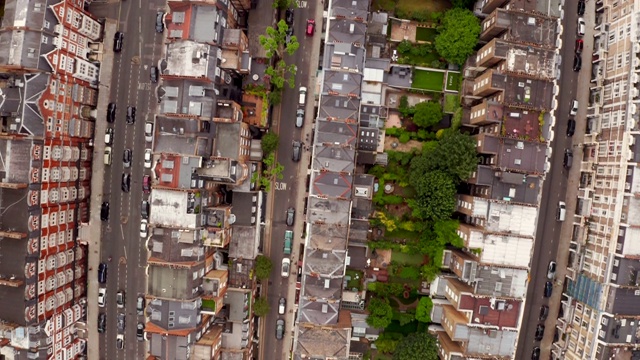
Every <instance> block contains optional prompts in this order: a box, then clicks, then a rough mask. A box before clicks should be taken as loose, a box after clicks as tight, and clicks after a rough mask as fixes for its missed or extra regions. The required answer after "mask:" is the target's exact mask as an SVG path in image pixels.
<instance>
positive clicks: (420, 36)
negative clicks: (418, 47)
mask: <svg viewBox="0 0 640 360" xmlns="http://www.w3.org/2000/svg"><path fill="white" fill-rule="evenodd" d="M436 36H438V30H436V29H434V28H428V27H422V26H418V27H417V28H416V40H418V41H428V42H434V41H436Z"/></svg>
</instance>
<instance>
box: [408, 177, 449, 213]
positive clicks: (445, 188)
mask: <svg viewBox="0 0 640 360" xmlns="http://www.w3.org/2000/svg"><path fill="white" fill-rule="evenodd" d="M412 185H413V187H414V188H415V190H416V197H415V199H411V200H408V201H407V203H408V204H409V207H411V210H412V214H413V216H415V217H417V218H418V219H422V220H427V221H438V220H441V219H447V218H449V217H450V216H451V214H452V213H453V211H454V210H455V209H456V186H455V184H454V183H453V181H452V180H451V177H450V176H449V175H447V174H446V173H444V172H442V171H437V170H436V171H430V172H427V173H423V174H422V176H415V174H414V176H413V181H412Z"/></svg>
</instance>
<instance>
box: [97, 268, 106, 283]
mask: <svg viewBox="0 0 640 360" xmlns="http://www.w3.org/2000/svg"><path fill="white" fill-rule="evenodd" d="M98 282H99V283H100V284H106V283H107V264H105V263H100V265H98Z"/></svg>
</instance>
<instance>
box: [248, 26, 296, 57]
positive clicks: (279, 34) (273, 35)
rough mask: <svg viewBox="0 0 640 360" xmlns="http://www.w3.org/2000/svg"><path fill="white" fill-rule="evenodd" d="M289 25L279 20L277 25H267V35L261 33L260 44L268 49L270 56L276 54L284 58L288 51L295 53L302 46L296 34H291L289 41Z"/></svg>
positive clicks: (267, 53) (268, 55) (290, 53)
mask: <svg viewBox="0 0 640 360" xmlns="http://www.w3.org/2000/svg"><path fill="white" fill-rule="evenodd" d="M288 30H289V25H287V23H286V22H285V21H284V20H280V21H278V23H277V24H276V27H275V28H274V27H272V26H267V30H266V32H267V33H266V35H260V37H259V38H258V41H259V42H260V45H262V47H263V48H264V50H265V51H266V55H267V57H268V58H271V57H273V56H276V57H277V58H282V56H283V55H284V53H285V52H286V53H287V54H289V55H293V54H294V53H295V52H296V50H298V48H299V47H300V43H299V42H298V38H297V37H296V36H295V35H294V36H291V37H290V39H289V42H287V31H288Z"/></svg>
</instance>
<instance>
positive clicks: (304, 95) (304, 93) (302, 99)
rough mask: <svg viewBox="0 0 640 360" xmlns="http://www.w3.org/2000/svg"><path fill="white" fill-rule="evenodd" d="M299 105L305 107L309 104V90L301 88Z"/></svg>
mask: <svg viewBox="0 0 640 360" xmlns="http://www.w3.org/2000/svg"><path fill="white" fill-rule="evenodd" d="M298 96H299V98H298V105H304V104H305V103H306V102H307V88H306V87H305V86H300V95H298Z"/></svg>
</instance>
